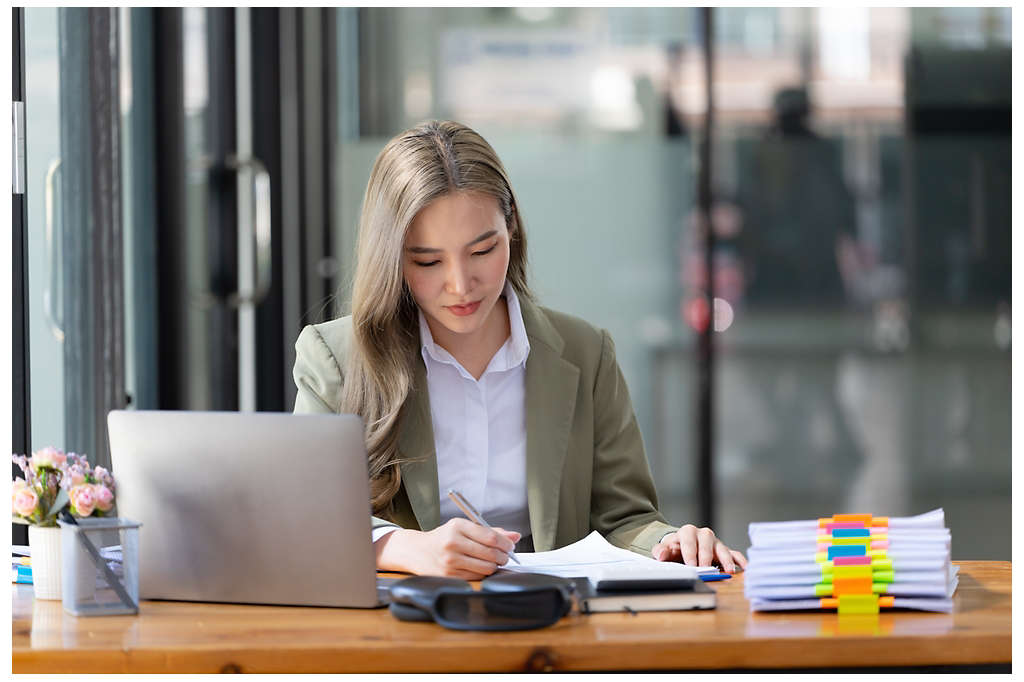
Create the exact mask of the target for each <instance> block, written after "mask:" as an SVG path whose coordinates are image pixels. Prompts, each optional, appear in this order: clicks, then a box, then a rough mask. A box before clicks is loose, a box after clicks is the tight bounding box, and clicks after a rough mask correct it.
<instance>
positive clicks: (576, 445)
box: [293, 298, 675, 556]
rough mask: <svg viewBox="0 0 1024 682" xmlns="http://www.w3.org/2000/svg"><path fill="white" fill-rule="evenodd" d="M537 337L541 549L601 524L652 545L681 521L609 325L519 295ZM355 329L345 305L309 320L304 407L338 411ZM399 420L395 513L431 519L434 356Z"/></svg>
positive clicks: (632, 542) (302, 358)
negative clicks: (669, 503) (656, 466)
mask: <svg viewBox="0 0 1024 682" xmlns="http://www.w3.org/2000/svg"><path fill="white" fill-rule="evenodd" d="M520 303H521V307H522V312H523V324H524V326H525V327H526V333H527V336H528V337H529V339H530V354H529V357H528V358H527V360H526V481H527V489H528V490H527V502H528V506H529V514H530V530H531V532H532V534H533V546H534V549H535V550H536V551H545V550H550V549H555V548H557V547H562V546H564V545H568V544H570V543H572V542H575V541H576V540H579V539H581V538H583V537H585V536H586V535H588V534H589V533H590V532H591V531H593V530H597V531H598V532H600V533H601V534H602V535H603V536H605V537H606V538H607V539H608V541H609V542H611V543H612V544H614V545H617V546H619V547H624V548H627V549H631V550H633V551H636V552H639V553H642V554H645V555H648V556H649V555H650V551H651V548H652V547H653V546H654V545H655V544H657V543H658V542H659V541H660V540H661V538H662V537H663V536H664V535H665V534H666V533H669V532H671V531H673V530H675V527H673V526H670V525H668V524H667V523H666V522H665V519H664V518H663V517H662V516H661V514H660V513H659V512H658V509H657V495H656V492H655V489H654V483H653V481H652V479H651V473H650V468H649V467H648V463H647V457H646V455H645V454H644V446H643V441H642V439H641V437H640V429H639V428H638V426H637V422H636V416H635V415H634V413H633V406H632V403H631V402H630V399H629V391H628V389H627V388H626V382H625V380H624V379H623V376H622V372H621V371H620V369H619V366H618V363H617V362H616V361H615V348H614V344H613V343H612V339H611V337H610V336H609V335H608V332H606V331H604V330H599V329H596V328H595V327H593V326H591V325H589V324H588V323H586V322H584V321H583V320H580V319H578V318H575V317H572V316H570V315H565V314H563V313H558V312H555V311H552V310H549V309H546V308H542V307H539V306H537V305H535V304H533V303H531V302H530V301H528V300H526V299H525V298H524V299H521V300H520ZM351 338H352V320H351V318H350V317H343V318H339V319H336V320H333V321H331V322H325V323H323V324H317V325H310V326H307V327H306V328H305V329H303V330H302V333H301V334H300V335H299V338H298V340H297V341H296V343H295V351H296V359H295V369H294V372H293V375H294V378H295V384H296V386H297V387H298V395H297V396H296V400H295V412H297V413H310V412H312V413H336V412H338V411H339V404H340V395H341V386H342V382H343V381H344V377H343V372H342V367H344V362H342V361H341V359H342V358H344V357H345V353H346V352H347V349H348V347H349V345H350V344H351ZM413 386H414V388H413V390H412V391H411V393H410V395H409V398H408V399H407V403H406V405H405V409H404V410H403V413H402V417H401V421H400V423H399V429H400V433H399V451H400V452H401V456H402V457H403V458H408V459H410V460H413V461H410V462H405V463H403V464H401V465H400V470H401V474H402V487H401V490H400V491H399V493H398V495H397V496H396V497H395V500H394V509H395V511H394V514H393V516H392V518H390V519H389V520H387V521H386V520H383V519H378V518H376V517H375V518H374V520H373V524H374V527H377V526H379V525H383V524H387V523H389V522H391V523H396V524H398V525H400V526H402V527H403V528H413V529H419V530H431V529H433V528H436V527H437V526H438V525H440V520H441V519H440V495H439V490H438V481H437V459H436V456H435V452H434V431H433V427H432V425H431V417H430V403H429V400H430V398H429V396H428V395H427V380H426V368H425V367H424V364H423V358H422V356H421V355H420V354H419V353H417V354H416V363H415V378H414V383H413Z"/></svg>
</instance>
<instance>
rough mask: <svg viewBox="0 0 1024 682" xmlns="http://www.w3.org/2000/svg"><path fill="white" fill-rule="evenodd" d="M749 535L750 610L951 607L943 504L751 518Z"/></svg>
mask: <svg viewBox="0 0 1024 682" xmlns="http://www.w3.org/2000/svg"><path fill="white" fill-rule="evenodd" d="M749 534H750V543H751V546H750V549H749V550H748V555H747V556H748V558H749V564H748V566H747V570H746V575H745V577H744V592H745V594H746V597H747V599H749V600H750V608H751V610H753V611H788V610H795V609H822V608H825V609H828V608H837V609H839V611H840V613H846V612H849V613H856V612H861V613H864V612H867V613H872V612H877V611H878V608H879V607H883V608H885V607H892V608H906V609H918V610H922V611H941V612H946V613H948V612H950V611H952V609H953V600H952V597H953V592H954V591H955V590H956V587H957V580H958V579H957V570H958V569H957V567H955V566H953V564H952V563H951V562H950V534H949V529H948V528H946V527H945V515H944V514H943V511H942V509H936V510H934V511H931V512H928V513H926V514H921V515H919V516H911V517H892V518H889V517H873V516H871V515H870V514H866V515H865V514H848V515H836V516H833V517H832V518H830V519H828V518H826V519H817V520H811V521H785V522H778V523H751V524H750V526H749Z"/></svg>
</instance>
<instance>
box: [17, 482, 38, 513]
mask: <svg viewBox="0 0 1024 682" xmlns="http://www.w3.org/2000/svg"><path fill="white" fill-rule="evenodd" d="M38 505H39V495H37V494H36V491H35V490H32V488H30V487H28V484H27V483H26V482H25V480H24V479H21V478H19V479H16V480H15V481H14V486H13V489H12V491H11V506H12V507H13V508H14V512H15V513H16V514H17V515H18V516H24V517H25V518H28V517H30V516H32V514H33V513H34V512H35V511H36V507H37V506H38Z"/></svg>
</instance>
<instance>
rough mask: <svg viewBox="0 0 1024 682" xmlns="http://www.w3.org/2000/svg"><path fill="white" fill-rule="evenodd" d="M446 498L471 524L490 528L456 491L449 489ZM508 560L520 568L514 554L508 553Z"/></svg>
mask: <svg viewBox="0 0 1024 682" xmlns="http://www.w3.org/2000/svg"><path fill="white" fill-rule="evenodd" d="M448 497H450V498H451V500H452V502H454V503H455V506H456V507H458V508H459V509H461V510H462V513H463V514H465V515H466V517H467V518H468V519H469V520H470V521H472V522H473V523H475V524H476V525H478V526H483V527H484V528H490V527H491V524H489V523H487V522H486V521H484V517H482V516H480V512H478V511H477V510H476V509H475V508H474V507H473V505H471V504H470V503H469V500H467V499H466V498H465V497H463V496H462V493H460V492H459V491H458V490H451V489H449V490H448ZM508 558H509V559H511V560H512V561H514V562H516V563H517V564H519V565H520V566H522V564H521V563H519V559H518V558H516V553H515V552H509V553H508Z"/></svg>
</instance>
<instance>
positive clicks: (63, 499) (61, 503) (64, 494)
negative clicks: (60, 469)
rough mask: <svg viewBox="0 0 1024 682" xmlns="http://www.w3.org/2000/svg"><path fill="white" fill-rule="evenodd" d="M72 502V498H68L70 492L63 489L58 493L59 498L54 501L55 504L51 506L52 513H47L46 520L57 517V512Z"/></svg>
mask: <svg viewBox="0 0 1024 682" xmlns="http://www.w3.org/2000/svg"><path fill="white" fill-rule="evenodd" d="M70 501H71V498H70V497H68V491H67V490H64V489H63V488H61V489H60V492H59V493H57V498H56V499H55V500H54V501H53V504H52V505H50V511H48V512H46V517H45V518H46V519H52V518H53V517H55V516H56V515H57V512H59V511H60V510H61V509H63V508H64V507H65V506H66V505H67V503H68V502H70Z"/></svg>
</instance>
